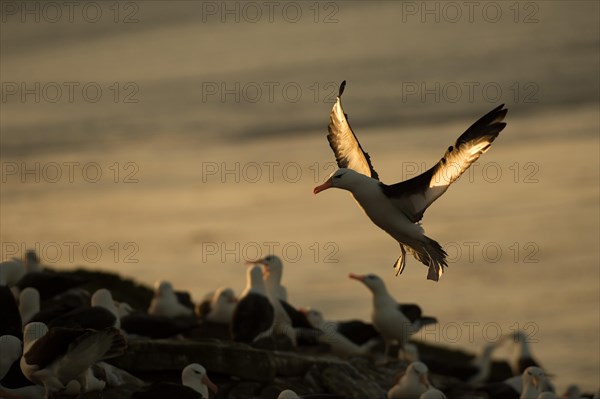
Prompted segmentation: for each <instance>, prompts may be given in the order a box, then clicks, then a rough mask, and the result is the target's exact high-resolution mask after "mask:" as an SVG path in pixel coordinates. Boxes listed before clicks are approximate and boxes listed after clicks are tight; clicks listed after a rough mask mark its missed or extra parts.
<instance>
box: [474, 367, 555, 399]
mask: <svg viewBox="0 0 600 399" xmlns="http://www.w3.org/2000/svg"><path fill="white" fill-rule="evenodd" d="M480 390H482V391H484V392H486V393H487V394H488V397H489V398H490V399H496V398H497V399H536V398H537V396H538V395H539V394H540V393H542V392H546V391H552V390H553V389H552V386H551V384H550V381H548V378H547V377H546V374H545V373H544V371H543V370H542V369H541V368H539V367H528V368H527V369H525V371H524V372H523V374H522V375H520V376H516V377H511V378H509V379H507V380H505V381H502V382H495V383H491V384H486V385H484V386H482V387H481V388H480Z"/></svg>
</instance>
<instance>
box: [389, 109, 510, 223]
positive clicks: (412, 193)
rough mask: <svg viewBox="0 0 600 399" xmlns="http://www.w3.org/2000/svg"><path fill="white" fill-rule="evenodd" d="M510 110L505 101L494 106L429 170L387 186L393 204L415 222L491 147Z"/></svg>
mask: <svg viewBox="0 0 600 399" xmlns="http://www.w3.org/2000/svg"><path fill="white" fill-rule="evenodd" d="M507 111H508V110H507V109H504V104H502V105H500V106H498V107H496V108H494V109H493V110H492V111H490V112H489V113H487V114H486V115H484V116H482V117H481V118H480V119H479V120H478V121H477V122H475V123H474V124H473V125H471V127H469V128H468V129H467V130H466V131H465V132H464V133H463V134H462V135H461V136H460V137H459V138H458V140H456V143H455V144H454V145H453V146H450V147H448V150H447V151H446V153H445V154H444V156H443V158H442V159H441V160H440V161H439V162H438V163H437V164H436V165H435V166H433V167H432V168H431V169H429V170H428V171H427V172H425V173H423V174H421V175H419V176H416V177H413V178H412V179H409V180H406V181H403V182H401V183H396V184H393V185H390V186H388V185H384V184H383V183H382V189H383V191H384V193H385V194H386V195H387V196H388V197H390V198H391V199H392V202H393V203H394V205H395V206H396V207H397V208H399V209H400V210H401V211H402V212H404V214H405V215H406V216H407V217H408V218H409V219H410V220H411V221H412V222H414V223H416V222H418V221H419V220H421V218H422V217H423V213H424V212H425V210H426V209H427V208H428V207H429V205H431V204H432V203H433V201H435V200H436V199H438V198H439V197H440V196H441V195H442V194H444V193H445V192H446V190H447V189H448V187H449V186H450V184H452V183H454V182H455V181H456V180H457V179H458V178H459V177H460V175H462V174H463V173H464V172H465V170H467V169H468V168H469V166H470V165H471V164H472V163H473V162H475V161H476V160H477V159H478V158H479V157H480V156H481V154H483V153H484V152H486V151H487V150H489V148H490V146H491V145H492V142H493V141H494V140H495V139H496V137H498V134H499V133H500V132H501V131H502V129H504V127H505V126H506V123H504V122H502V121H503V120H504V117H505V116H506V113H507Z"/></svg>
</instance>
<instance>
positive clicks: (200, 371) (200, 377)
mask: <svg viewBox="0 0 600 399" xmlns="http://www.w3.org/2000/svg"><path fill="white" fill-rule="evenodd" d="M181 382H182V383H183V385H185V386H188V387H190V388H192V389H194V390H195V391H197V392H199V393H200V394H201V395H202V397H204V398H208V390H209V389H210V390H211V391H213V392H214V393H217V392H219V387H217V386H216V385H215V384H214V383H213V382H212V381H211V380H210V378H208V375H207V374H206V369H205V368H204V367H202V366H201V365H199V364H198V363H192V364H190V365H188V366H187V367H186V368H184V369H183V371H182V372H181Z"/></svg>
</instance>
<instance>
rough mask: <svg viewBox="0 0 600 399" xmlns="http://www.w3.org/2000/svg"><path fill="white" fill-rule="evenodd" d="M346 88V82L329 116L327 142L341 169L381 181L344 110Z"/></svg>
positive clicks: (343, 83)
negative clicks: (351, 170) (343, 96)
mask: <svg viewBox="0 0 600 399" xmlns="http://www.w3.org/2000/svg"><path fill="white" fill-rule="evenodd" d="M344 87H346V81H345V80H344V81H343V82H342V84H341V85H340V91H339V94H338V97H337V100H336V102H335V104H334V105H333V109H332V110H331V113H330V114H329V134H328V135H327V140H328V141H329V146H330V147H331V149H332V150H333V153H334V154H335V160H336V162H337V164H338V166H339V167H340V168H348V169H354V170H355V171H357V172H358V173H362V174H363V175H366V176H369V177H372V178H373V179H377V180H379V176H378V175H377V172H375V170H374V169H373V165H371V158H370V157H369V154H367V153H366V152H364V151H363V149H362V147H361V146H360V143H359V142H358V140H357V139H356V136H355V135H354V132H353V131H352V128H351V127H350V124H349V123H348V115H346V114H345V113H344V110H343V109H342V100H341V98H342V93H343V92H344Z"/></svg>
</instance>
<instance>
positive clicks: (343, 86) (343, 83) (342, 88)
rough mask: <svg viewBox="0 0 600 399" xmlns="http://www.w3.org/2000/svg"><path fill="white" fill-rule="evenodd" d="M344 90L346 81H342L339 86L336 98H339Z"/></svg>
mask: <svg viewBox="0 0 600 399" xmlns="http://www.w3.org/2000/svg"><path fill="white" fill-rule="evenodd" d="M345 88H346V81H345V80H344V81H343V82H342V84H341V85H340V91H339V92H338V97H341V96H342V94H344V89H345Z"/></svg>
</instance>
